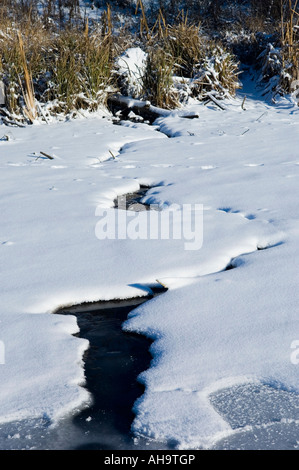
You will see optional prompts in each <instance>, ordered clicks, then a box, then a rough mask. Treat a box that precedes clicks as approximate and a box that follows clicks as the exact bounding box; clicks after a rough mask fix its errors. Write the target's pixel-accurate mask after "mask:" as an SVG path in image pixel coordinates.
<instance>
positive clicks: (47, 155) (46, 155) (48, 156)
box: [39, 151, 54, 160]
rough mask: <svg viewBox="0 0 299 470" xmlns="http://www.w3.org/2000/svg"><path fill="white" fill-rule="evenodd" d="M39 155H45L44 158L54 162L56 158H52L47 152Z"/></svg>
mask: <svg viewBox="0 0 299 470" xmlns="http://www.w3.org/2000/svg"><path fill="white" fill-rule="evenodd" d="M39 153H40V154H41V155H43V156H44V157H47V158H49V159H50V160H54V157H52V156H51V155H49V154H47V153H45V152H42V151H40V152H39Z"/></svg>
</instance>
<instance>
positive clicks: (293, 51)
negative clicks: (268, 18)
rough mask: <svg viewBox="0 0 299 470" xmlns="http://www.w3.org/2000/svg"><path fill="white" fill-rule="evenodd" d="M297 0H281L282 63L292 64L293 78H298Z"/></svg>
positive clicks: (298, 22) (298, 25)
mask: <svg viewBox="0 0 299 470" xmlns="http://www.w3.org/2000/svg"><path fill="white" fill-rule="evenodd" d="M297 6H298V0H295V1H292V0H281V44H282V49H283V54H282V65H283V67H284V68H285V66H286V63H287V62H288V63H290V64H292V65H293V67H292V68H293V70H292V73H293V75H294V76H293V78H297V79H298V78H299V70H298V55H299V54H298V49H299V44H298V43H299V38H298V33H297V31H298V27H299V13H298V12H297Z"/></svg>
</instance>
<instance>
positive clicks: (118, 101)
mask: <svg viewBox="0 0 299 470" xmlns="http://www.w3.org/2000/svg"><path fill="white" fill-rule="evenodd" d="M107 105H108V108H109V109H110V111H111V112H112V114H114V115H116V114H120V116H121V118H122V119H128V118H129V114H130V112H131V111H132V112H133V113H134V114H136V115H137V116H141V117H142V118H143V119H144V120H146V121H149V122H150V123H153V122H154V121H155V120H156V119H158V118H161V117H167V116H170V114H172V113H173V111H172V110H169V109H163V108H158V107H157V106H153V105H151V103H150V102H149V101H141V100H137V99H133V98H129V97H128V96H123V95H120V94H114V95H110V96H109V98H108V100H107ZM179 117H182V118H187V119H194V118H198V115H197V114H194V113H193V114H190V113H189V114H182V115H179Z"/></svg>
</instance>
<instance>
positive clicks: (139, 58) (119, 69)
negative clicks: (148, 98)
mask: <svg viewBox="0 0 299 470" xmlns="http://www.w3.org/2000/svg"><path fill="white" fill-rule="evenodd" d="M146 63H147V53H146V52H144V51H143V50H142V49H141V48H140V47H130V48H128V49H127V50H126V51H124V52H123V53H122V54H121V55H120V57H118V58H117V60H116V64H115V75H116V76H117V79H118V84H119V88H120V90H121V92H122V93H123V94H124V95H127V96H131V97H132V98H138V97H139V96H140V95H141V94H142V90H143V79H144V74H145V71H146Z"/></svg>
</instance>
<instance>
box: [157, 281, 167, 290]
mask: <svg viewBox="0 0 299 470" xmlns="http://www.w3.org/2000/svg"><path fill="white" fill-rule="evenodd" d="M156 281H157V282H158V283H159V284H160V285H161V286H162V287H164V289H168V287H167V286H165V284H163V282H161V281H159V279H156Z"/></svg>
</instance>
